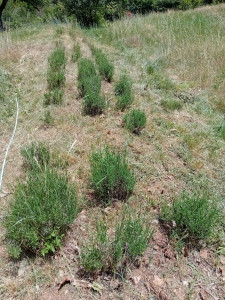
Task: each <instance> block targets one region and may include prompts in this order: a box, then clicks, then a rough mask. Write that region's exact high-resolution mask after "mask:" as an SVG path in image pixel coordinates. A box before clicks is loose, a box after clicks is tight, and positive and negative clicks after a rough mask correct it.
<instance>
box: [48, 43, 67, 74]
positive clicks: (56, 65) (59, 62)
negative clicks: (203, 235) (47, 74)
mask: <svg viewBox="0 0 225 300" xmlns="http://www.w3.org/2000/svg"><path fill="white" fill-rule="evenodd" d="M48 64H49V68H50V69H51V70H53V71H58V70H64V69H65V66H66V54H65V48H64V47H62V46H61V45H58V46H57V48H56V49H55V50H54V51H53V52H52V53H51V55H50V56H49V58H48Z"/></svg>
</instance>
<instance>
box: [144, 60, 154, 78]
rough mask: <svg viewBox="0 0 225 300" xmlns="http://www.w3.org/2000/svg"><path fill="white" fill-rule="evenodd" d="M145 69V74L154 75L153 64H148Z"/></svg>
mask: <svg viewBox="0 0 225 300" xmlns="http://www.w3.org/2000/svg"><path fill="white" fill-rule="evenodd" d="M146 69H147V73H148V74H149V75H152V74H154V73H155V66H154V64H153V63H152V62H148V64H147V68H146Z"/></svg>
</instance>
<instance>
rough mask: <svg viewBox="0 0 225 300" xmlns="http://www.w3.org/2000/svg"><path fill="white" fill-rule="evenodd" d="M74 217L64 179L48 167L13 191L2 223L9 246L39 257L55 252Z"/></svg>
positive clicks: (74, 206)
mask: <svg viewBox="0 0 225 300" xmlns="http://www.w3.org/2000/svg"><path fill="white" fill-rule="evenodd" d="M76 214H77V197H76V193H75V190H74V188H73V187H72V186H71V185H69V183H68V178H67V177H65V176H63V175H59V174H57V173H56V172H55V171H52V170H49V169H48V168H47V169H46V170H45V171H44V172H39V173H32V176H29V177H28V179H27V181H26V182H25V183H19V184H18V185H17V186H16V188H15V192H14V201H13V202H12V203H11V205H10V210H9V213H8V215H7V217H6V221H5V226H6V229H7V240H8V242H9V245H10V244H12V245H16V246H17V249H21V251H24V252H26V251H30V252H32V253H36V254H41V255H43V256H44V255H45V254H47V253H52V252H55V250H56V248H57V247H59V246H60V245H61V242H62V238H63V235H64V233H65V231H66V229H67V228H68V226H69V225H70V224H71V223H72V222H73V221H74V218H75V217H76ZM18 253H19V251H17V252H16V254H17V256H18Z"/></svg>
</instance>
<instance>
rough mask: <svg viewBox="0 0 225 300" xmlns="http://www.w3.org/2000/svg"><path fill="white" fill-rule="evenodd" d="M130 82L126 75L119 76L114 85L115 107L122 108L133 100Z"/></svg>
mask: <svg viewBox="0 0 225 300" xmlns="http://www.w3.org/2000/svg"><path fill="white" fill-rule="evenodd" d="M131 88H132V83H131V80H130V78H129V77H128V76H126V75H123V76H121V77H120V80H119V82H117V84H116V86H115V95H116V96H117V107H118V108H119V109H120V110H122V111H123V110H124V109H125V108H127V107H128V106H129V105H130V104H131V103H132V102H133V95H132V90H131Z"/></svg>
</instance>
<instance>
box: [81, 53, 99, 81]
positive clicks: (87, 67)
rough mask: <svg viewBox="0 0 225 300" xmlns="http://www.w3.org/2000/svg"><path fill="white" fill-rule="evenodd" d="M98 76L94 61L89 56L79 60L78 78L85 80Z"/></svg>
mask: <svg viewBox="0 0 225 300" xmlns="http://www.w3.org/2000/svg"><path fill="white" fill-rule="evenodd" d="M92 76H96V71H95V66H94V63H93V62H92V61H91V60H90V59H87V58H82V59H80V60H79V62H78V80H84V79H86V78H90V77H92Z"/></svg>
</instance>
